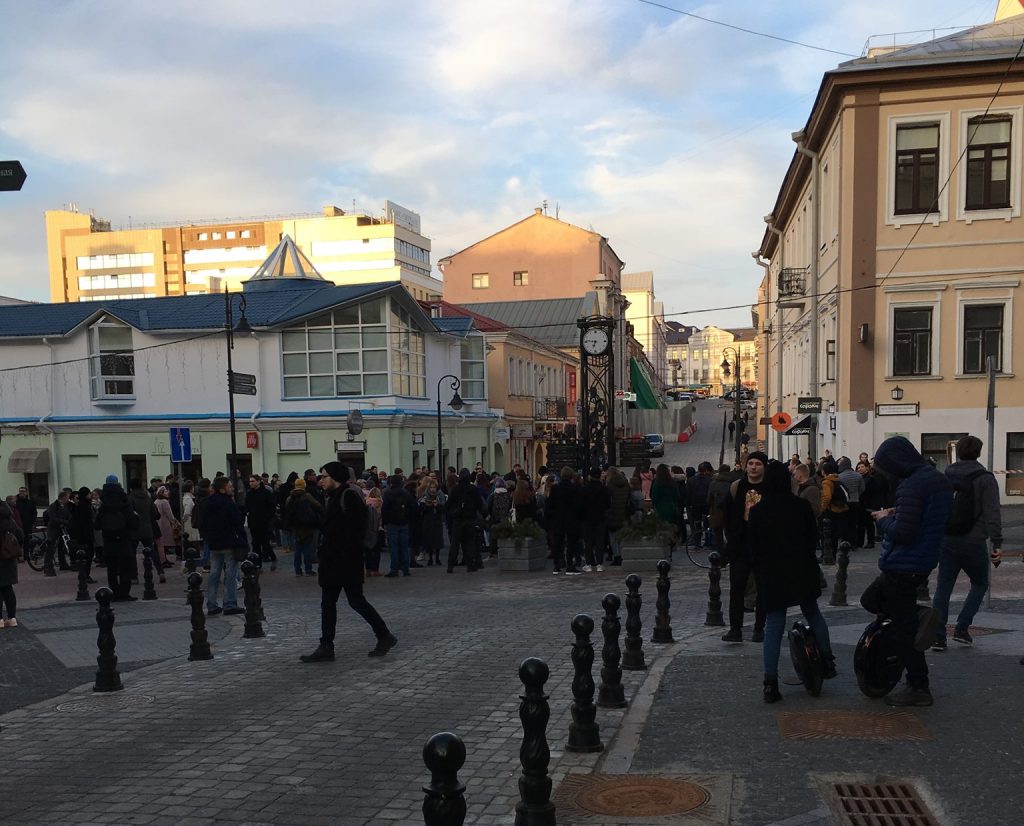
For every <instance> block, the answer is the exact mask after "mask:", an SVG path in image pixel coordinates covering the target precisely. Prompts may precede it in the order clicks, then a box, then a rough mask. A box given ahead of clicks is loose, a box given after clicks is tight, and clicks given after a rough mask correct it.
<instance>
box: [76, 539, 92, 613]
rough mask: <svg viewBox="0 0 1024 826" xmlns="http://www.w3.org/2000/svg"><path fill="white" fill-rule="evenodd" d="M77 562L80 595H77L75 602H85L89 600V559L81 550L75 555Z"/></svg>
mask: <svg viewBox="0 0 1024 826" xmlns="http://www.w3.org/2000/svg"><path fill="white" fill-rule="evenodd" d="M75 561H76V562H77V563H78V593H77V594H75V601H76V602H85V601H86V600H88V599H89V557H88V555H87V554H86V552H85V551H84V550H81V551H79V552H78V553H76V554H75Z"/></svg>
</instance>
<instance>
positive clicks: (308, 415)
mask: <svg viewBox="0 0 1024 826" xmlns="http://www.w3.org/2000/svg"><path fill="white" fill-rule="evenodd" d="M361 412H362V414H363V416H364V417H369V416H426V417H429V418H431V419H436V418H437V411H436V410H406V409H404V408H400V407H396V408H388V409H382V410H362V411H361ZM348 414H349V411H348V410H301V411H296V412H294V413H286V412H278V411H271V412H264V413H260V414H259V415H257V416H256V421H264V420H266V419H329V418H340V419H344V418H345V417H346V416H348ZM252 415H253V414H252V413H251V412H249V413H246V412H244V411H243V412H238V413H235V421H236V422H242V423H245V422H251V421H252ZM441 416H442V418H454V417H456V416H459V417H462V416H464V417H465V418H467V419H477V420H497V419H498V416H496V415H494V414H492V413H454V412H451V411H445V410H442V411H441ZM228 418H229V416H228V414H227V413H161V414H156V413H154V414H137V415H129V416H47V417H46V421H45V422H44V423H43V424H44V425H48V424H65V423H69V422H183V421H190V422H195V421H203V420H216V421H220V420H223V421H227V420H228ZM38 421H39V419H38V418H35V419H4V418H0V425H14V424H36V423H37V422H38Z"/></svg>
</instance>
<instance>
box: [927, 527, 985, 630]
mask: <svg viewBox="0 0 1024 826" xmlns="http://www.w3.org/2000/svg"><path fill="white" fill-rule="evenodd" d="M961 571H963V572H964V573H966V574H967V577H968V578H969V579H970V580H971V590H970V591H969V592H968V593H967V599H965V600H964V606H963V608H961V609H960V616H958V617H957V618H956V627H957V628H958V629H959V630H961V631H966V630H967V629H968V628H970V627H971V623H972V622H973V621H974V616H975V614H977V613H978V609H979V608H980V607H981V599H982V597H984V596H985V591H987V590H988V578H989V558H988V545H987V543H985V542H984V541H982V542H968V541H965V540H962V539H950V538H948V537H947V538H946V539H944V540H943V541H942V550H941V552H940V554H939V578H938V583H937V584H936V586H935V596H934V597H933V598H932V608H934V609H935V610H936V611H938V612H939V614H940V615H941V616H942V624H941V625H940V626H939V630H938V631H936V632H935V637H936V639H938V640H942V641H945V639H946V620H947V619H948V618H949V598H950V596H951V595H952V593H953V586H954V585H956V579H957V577H958V576H960V572H961Z"/></svg>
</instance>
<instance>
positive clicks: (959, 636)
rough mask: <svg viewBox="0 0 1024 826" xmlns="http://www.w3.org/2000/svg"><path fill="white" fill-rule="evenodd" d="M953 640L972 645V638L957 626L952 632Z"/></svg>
mask: <svg viewBox="0 0 1024 826" xmlns="http://www.w3.org/2000/svg"><path fill="white" fill-rule="evenodd" d="M953 641H954V642H958V643H961V644H962V645H974V638H973V637H972V636H971V635H970V634H969V633H968V632H967V631H961V630H960V629H959V628H957V629H956V630H955V631H954V632H953Z"/></svg>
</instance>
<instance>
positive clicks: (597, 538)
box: [583, 520, 608, 565]
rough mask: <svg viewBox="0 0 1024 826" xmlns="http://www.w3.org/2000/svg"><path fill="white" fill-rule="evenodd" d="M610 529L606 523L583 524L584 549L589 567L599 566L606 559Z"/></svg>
mask: <svg viewBox="0 0 1024 826" xmlns="http://www.w3.org/2000/svg"><path fill="white" fill-rule="evenodd" d="M607 538H608V528H606V527H605V524H604V521H603V520H601V521H597V522H589V521H588V522H584V523H583V548H584V553H585V554H586V560H587V564H588V565H597V564H598V563H599V562H601V560H602V559H603V558H604V547H605V543H606V542H607Z"/></svg>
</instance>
